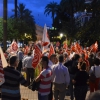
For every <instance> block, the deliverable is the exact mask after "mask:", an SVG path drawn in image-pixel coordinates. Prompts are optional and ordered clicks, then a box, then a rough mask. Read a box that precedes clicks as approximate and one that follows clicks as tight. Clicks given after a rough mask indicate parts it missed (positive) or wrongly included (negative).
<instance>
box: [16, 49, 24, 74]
mask: <svg viewBox="0 0 100 100" xmlns="http://www.w3.org/2000/svg"><path fill="white" fill-rule="evenodd" d="M17 56H18V60H19V63H18V67H17V70H18V71H19V72H21V69H22V59H23V57H24V55H23V52H22V48H19V51H18V53H17Z"/></svg>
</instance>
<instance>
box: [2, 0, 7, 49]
mask: <svg viewBox="0 0 100 100" xmlns="http://www.w3.org/2000/svg"><path fill="white" fill-rule="evenodd" d="M6 41H7V0H3V48H4V50H6V49H7V43H6Z"/></svg>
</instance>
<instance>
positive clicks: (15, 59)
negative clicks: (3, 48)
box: [1, 48, 100, 100]
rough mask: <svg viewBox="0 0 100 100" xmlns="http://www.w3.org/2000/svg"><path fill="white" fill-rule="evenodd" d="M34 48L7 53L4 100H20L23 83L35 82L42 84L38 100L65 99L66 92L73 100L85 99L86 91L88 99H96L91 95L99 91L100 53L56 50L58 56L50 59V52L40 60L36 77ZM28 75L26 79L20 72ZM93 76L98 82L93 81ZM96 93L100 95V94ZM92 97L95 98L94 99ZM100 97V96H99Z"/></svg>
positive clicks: (54, 55)
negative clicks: (33, 61) (67, 90)
mask: <svg viewBox="0 0 100 100" xmlns="http://www.w3.org/2000/svg"><path fill="white" fill-rule="evenodd" d="M33 49H34V48H32V50H29V51H28V53H27V55H26V54H24V52H23V48H19V50H18V52H16V53H6V52H4V54H5V56H6V58H7V62H8V66H7V67H6V68H4V77H5V82H4V84H2V86H1V98H2V100H21V94H20V84H21V85H24V86H29V85H30V83H31V81H32V80H33V79H35V81H36V82H39V81H40V85H39V90H38V100H64V98H65V96H66V89H67V88H68V89H69V91H70V100H74V98H75V100H85V99H86V95H87V91H88V90H89V91H90V96H89V98H88V100H99V99H93V98H95V97H93V94H92V93H97V92H95V91H97V90H99V88H100V52H89V51H88V53H87V54H88V57H86V56H85V54H84V53H79V54H77V53H75V52H72V51H71V52H70V53H69V52H66V51H65V49H57V50H56V49H55V54H52V55H51V56H50V58H48V51H47V52H46V53H44V54H43V55H42V57H41V61H40V65H41V72H40V73H39V75H38V76H37V77H35V76H34V73H35V69H34V67H33V66H32V60H33V58H34V55H33ZM22 70H24V71H25V72H26V79H25V78H24V77H23V75H22V74H21V71H22ZM91 73H94V75H95V77H96V78H95V80H94V81H90V75H91ZM97 94H99V95H100V92H98V93H97ZM91 97H92V99H91ZM98 97H100V96H98Z"/></svg>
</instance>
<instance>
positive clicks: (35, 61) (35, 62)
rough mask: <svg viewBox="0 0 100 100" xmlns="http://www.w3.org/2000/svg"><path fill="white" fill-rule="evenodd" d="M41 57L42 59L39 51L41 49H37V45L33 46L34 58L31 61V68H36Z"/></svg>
mask: <svg viewBox="0 0 100 100" xmlns="http://www.w3.org/2000/svg"><path fill="white" fill-rule="evenodd" d="M41 57H42V51H41V49H40V48H39V46H38V45H35V46H34V58H33V61H32V66H33V67H34V68H36V67H37V65H38V63H39V61H40V59H41Z"/></svg>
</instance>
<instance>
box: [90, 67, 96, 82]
mask: <svg viewBox="0 0 100 100" xmlns="http://www.w3.org/2000/svg"><path fill="white" fill-rule="evenodd" d="M95 80H96V76H95V67H94V69H93V72H92V73H91V74H90V76H89V81H90V82H92V83H94V82H95Z"/></svg>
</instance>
